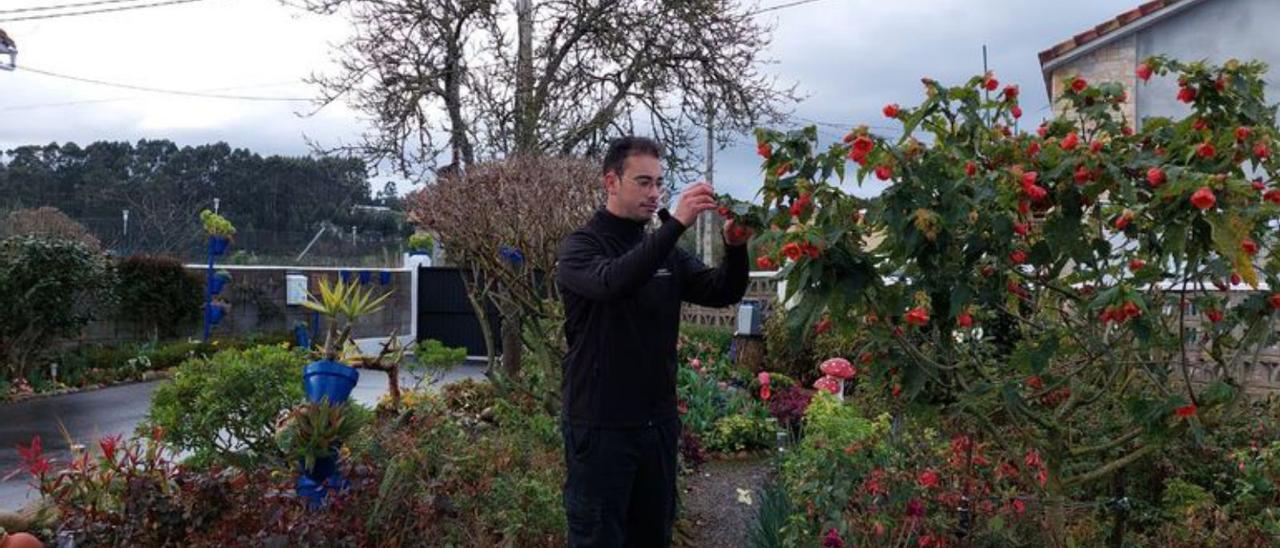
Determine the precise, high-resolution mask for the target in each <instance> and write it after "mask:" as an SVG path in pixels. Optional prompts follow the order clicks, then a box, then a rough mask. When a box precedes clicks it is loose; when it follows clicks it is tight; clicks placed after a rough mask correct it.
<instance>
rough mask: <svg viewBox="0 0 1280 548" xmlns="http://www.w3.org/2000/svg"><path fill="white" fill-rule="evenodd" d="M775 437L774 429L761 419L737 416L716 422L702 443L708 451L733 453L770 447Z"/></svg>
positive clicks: (730, 416)
mask: <svg viewBox="0 0 1280 548" xmlns="http://www.w3.org/2000/svg"><path fill="white" fill-rule="evenodd" d="M775 436H776V433H775V429H774V428H773V427H772V426H770V423H769V422H768V421H765V420H764V419H763V418H761V417H758V416H747V415H741V414H738V415H729V416H726V417H721V418H720V419H719V420H717V421H716V423H715V426H713V427H712V428H711V431H709V432H707V434H706V435H705V436H703V441H704V442H705V444H706V449H707V450H708V451H713V452H733V451H744V450H753V449H764V448H768V447H772V446H773V443H774V439H775Z"/></svg>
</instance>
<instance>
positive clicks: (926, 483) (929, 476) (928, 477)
mask: <svg viewBox="0 0 1280 548" xmlns="http://www.w3.org/2000/svg"><path fill="white" fill-rule="evenodd" d="M916 482H917V483H919V484H920V487H923V488H925V489H930V488H933V487H937V486H938V473H937V472H935V471H934V470H933V469H932V468H930V469H928V470H925V471H924V472H921V473H920V477H918V478H916Z"/></svg>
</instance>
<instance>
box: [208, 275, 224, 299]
mask: <svg viewBox="0 0 1280 548" xmlns="http://www.w3.org/2000/svg"><path fill="white" fill-rule="evenodd" d="M226 285H227V279H226V278H223V277H222V276H214V277H213V279H211V280H209V294H210V295H217V294H219V293H222V288H223V287H226Z"/></svg>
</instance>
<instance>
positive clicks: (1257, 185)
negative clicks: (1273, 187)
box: [1252, 179, 1267, 192]
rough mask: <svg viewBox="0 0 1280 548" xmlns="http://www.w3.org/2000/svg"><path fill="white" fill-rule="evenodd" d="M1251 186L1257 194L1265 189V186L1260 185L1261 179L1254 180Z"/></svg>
mask: <svg viewBox="0 0 1280 548" xmlns="http://www.w3.org/2000/svg"><path fill="white" fill-rule="evenodd" d="M1252 184H1253V189H1254V190H1256V191H1258V192H1262V191H1263V190H1266V189H1267V185H1265V184H1262V179H1254V180H1253V183H1252Z"/></svg>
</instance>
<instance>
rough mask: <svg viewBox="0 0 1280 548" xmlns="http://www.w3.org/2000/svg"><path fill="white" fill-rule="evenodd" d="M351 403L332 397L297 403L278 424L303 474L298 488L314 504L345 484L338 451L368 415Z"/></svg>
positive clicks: (279, 439)
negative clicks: (341, 401)
mask: <svg viewBox="0 0 1280 548" xmlns="http://www.w3.org/2000/svg"><path fill="white" fill-rule="evenodd" d="M361 411H363V410H362V409H361V408H360V407H358V406H354V405H351V404H348V403H339V404H330V402H329V399H328V398H321V400H320V401H318V402H307V403H304V404H301V405H298V406H297V407H294V408H293V409H292V410H291V411H290V412H289V413H288V414H287V415H285V417H284V419H282V420H281V422H280V423H279V424H278V425H277V429H276V443H277V445H278V446H279V447H280V450H281V451H282V452H283V453H284V455H285V457H286V458H288V459H289V461H290V462H297V463H298V465H299V468H300V469H301V472H302V475H301V476H300V477H299V478H298V485H297V488H298V492H299V494H302V495H303V496H306V497H308V498H310V499H311V503H312V505H318V504H319V503H320V502H322V501H323V500H324V496H325V491H326V490H327V489H330V488H341V487H342V483H343V480H342V478H341V476H339V475H338V451H339V449H341V447H342V445H343V444H344V443H345V442H346V441H347V440H349V439H351V437H352V436H353V435H355V434H356V432H358V431H359V430H360V428H361V427H362V426H364V424H365V422H367V415H366V414H365V413H362V412H361Z"/></svg>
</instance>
